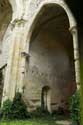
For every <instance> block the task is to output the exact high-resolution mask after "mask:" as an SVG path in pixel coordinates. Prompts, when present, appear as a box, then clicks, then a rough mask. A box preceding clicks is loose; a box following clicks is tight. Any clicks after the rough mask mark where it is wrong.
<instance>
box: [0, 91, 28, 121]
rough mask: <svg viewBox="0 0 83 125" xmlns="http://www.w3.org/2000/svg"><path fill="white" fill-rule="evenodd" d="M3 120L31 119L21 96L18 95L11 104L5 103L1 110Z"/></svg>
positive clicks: (7, 101) (9, 102)
mask: <svg viewBox="0 0 83 125" xmlns="http://www.w3.org/2000/svg"><path fill="white" fill-rule="evenodd" d="M1 112H2V118H3V119H7V120H8V119H26V118H29V117H30V116H29V113H28V112H27V107H26V105H25V103H24V101H23V100H22V97H21V94H20V93H16V96H15V98H14V100H13V102H11V101H10V100H6V101H5V102H4V103H3V107H2V109H1Z"/></svg>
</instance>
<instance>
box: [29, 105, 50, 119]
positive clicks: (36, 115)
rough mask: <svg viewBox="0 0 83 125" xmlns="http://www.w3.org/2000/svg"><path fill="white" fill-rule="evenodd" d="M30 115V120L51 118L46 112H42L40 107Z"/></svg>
mask: <svg viewBox="0 0 83 125" xmlns="http://www.w3.org/2000/svg"><path fill="white" fill-rule="evenodd" d="M30 115H31V117H32V118H34V117H35V118H37V117H38V118H39V117H49V116H51V114H50V113H49V112H48V111H47V110H42V108H41V107H38V108H37V109H36V110H35V111H33V112H31V113H30Z"/></svg>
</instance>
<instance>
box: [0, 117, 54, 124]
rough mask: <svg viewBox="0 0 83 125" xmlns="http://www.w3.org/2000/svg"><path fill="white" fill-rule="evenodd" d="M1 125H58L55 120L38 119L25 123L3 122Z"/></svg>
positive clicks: (25, 121)
mask: <svg viewBox="0 0 83 125" xmlns="http://www.w3.org/2000/svg"><path fill="white" fill-rule="evenodd" d="M0 125H56V121H55V120H53V119H45V118H37V119H35V118H34V119H29V120H24V121H21V120H20V121H19V120H18V121H2V122H1V123H0Z"/></svg>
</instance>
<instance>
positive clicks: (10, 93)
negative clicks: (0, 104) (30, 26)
mask: <svg viewBox="0 0 83 125" xmlns="http://www.w3.org/2000/svg"><path fill="white" fill-rule="evenodd" d="M11 25H12V26H13V29H12V30H13V31H12V36H11V39H10V40H11V45H10V51H9V58H8V64H7V70H6V76H5V81H4V90H3V99H2V101H4V100H6V99H8V98H9V99H10V100H12V99H13V97H14V95H15V92H16V91H19V92H22V87H23V78H24V73H25V56H22V52H24V51H25V45H26V39H27V33H26V32H27V30H26V29H27V26H26V25H27V22H26V21H25V20H16V21H15V22H14V23H13V24H11Z"/></svg>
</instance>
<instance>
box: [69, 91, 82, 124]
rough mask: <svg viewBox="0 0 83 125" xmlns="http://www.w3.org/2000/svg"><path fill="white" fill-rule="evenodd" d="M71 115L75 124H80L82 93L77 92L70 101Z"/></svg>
mask: <svg viewBox="0 0 83 125" xmlns="http://www.w3.org/2000/svg"><path fill="white" fill-rule="evenodd" d="M70 115H71V119H72V121H73V122H77V123H79V122H80V91H76V92H75V94H74V95H73V96H72V97H71V99H70Z"/></svg>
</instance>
